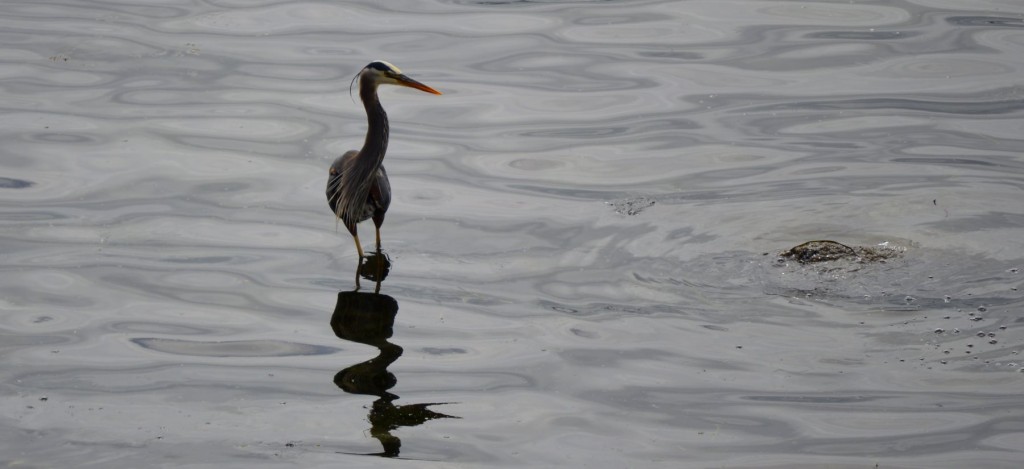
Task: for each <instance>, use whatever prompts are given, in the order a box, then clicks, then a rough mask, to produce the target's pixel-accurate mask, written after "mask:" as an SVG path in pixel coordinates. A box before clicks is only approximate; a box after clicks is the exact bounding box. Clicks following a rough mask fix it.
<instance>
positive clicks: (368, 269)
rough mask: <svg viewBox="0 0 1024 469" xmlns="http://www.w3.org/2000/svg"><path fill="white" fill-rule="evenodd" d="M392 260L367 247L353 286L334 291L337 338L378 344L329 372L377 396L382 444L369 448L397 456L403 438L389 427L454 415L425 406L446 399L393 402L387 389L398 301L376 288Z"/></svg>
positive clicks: (355, 390) (350, 389) (348, 388)
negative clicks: (367, 284)
mask: <svg viewBox="0 0 1024 469" xmlns="http://www.w3.org/2000/svg"><path fill="white" fill-rule="evenodd" d="M390 269H391V262H390V260H389V259H388V257H387V255H386V254H384V253H381V252H377V253H371V254H370V255H369V256H367V258H366V260H365V262H363V263H362V264H361V265H360V266H359V271H358V276H357V278H356V288H355V290H353V291H342V292H338V303H337V304H336V305H335V307H334V315H332V316H331V329H333V330H334V334H335V335H337V336H338V338H340V339H342V340H347V341H350V342H357V343H360V344H366V345H372V346H374V347H377V349H378V350H379V351H380V353H378V354H377V356H376V357H373V358H371V359H369V360H366V361H364V362H361V363H356V364H354V365H352V366H349V367H348V368H345V369H343V370H341V371H339V372H338V373H337V374H336V375H334V384H335V385H337V386H338V387H339V388H341V390H342V391H345V392H347V393H349V394H365V395H371V396H377V400H375V401H374V402H373V404H372V405H371V407H370V413H369V414H368V415H367V419H368V420H369V421H370V425H371V427H370V435H371V436H372V437H374V438H376V439H377V440H379V441H380V443H381V445H382V446H383V447H384V450H383V451H382V452H380V453H368V454H367V455H372V456H384V457H389V458H391V457H397V456H398V454H399V451H400V449H401V446H402V441H401V440H400V439H399V438H398V437H397V436H395V435H393V434H392V432H393V431H395V430H397V429H399V428H401V427H414V426H417V425H420V424H423V423H425V422H427V421H430V420H434V419H441V418H459V417H455V416H452V415H446V414H442V413H439V412H434V411H432V410H430V406H435V405H441V404H447V403H446V402H432V403H422V404H406V405H395V401H397V400H398V399H399V397H398V396H397V395H395V394H393V393H391V392H390V390H391V389H392V388H393V387H395V385H396V384H397V383H398V378H396V377H395V375H394V373H391V372H390V371H388V366H390V365H391V364H392V363H394V362H395V361H396V360H398V358H399V357H401V356H402V347H400V346H398V345H396V344H393V343H391V342H389V341H388V339H390V338H391V335H392V332H393V328H394V324H395V317H396V316H398V301H396V300H395V299H394V298H392V297H390V296H388V295H384V294H381V293H380V285H381V282H383V281H384V279H385V278H386V277H387V274H388V272H390ZM359 277H362V278H364V279H366V280H370V281H372V282H374V283H375V286H374V292H373V293H366V292H360V291H359V289H360V287H359V281H358V279H359Z"/></svg>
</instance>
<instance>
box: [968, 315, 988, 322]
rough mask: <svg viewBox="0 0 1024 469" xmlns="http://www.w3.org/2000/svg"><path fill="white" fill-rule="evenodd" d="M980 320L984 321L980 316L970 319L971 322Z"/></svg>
mask: <svg viewBox="0 0 1024 469" xmlns="http://www.w3.org/2000/svg"><path fill="white" fill-rule="evenodd" d="M982 319H985V318H983V317H981V316H974V317H972V318H971V321H981V320H982Z"/></svg>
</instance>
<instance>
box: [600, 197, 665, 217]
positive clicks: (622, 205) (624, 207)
mask: <svg viewBox="0 0 1024 469" xmlns="http://www.w3.org/2000/svg"><path fill="white" fill-rule="evenodd" d="M609 204H610V205H611V206H612V208H614V209H615V213H618V214H620V215H630V216H632V215H637V214H639V213H640V212H643V211H644V210H645V209H647V207H650V206H651V205H654V199H652V198H650V197H631V198H628V199H620V200H616V201H614V202H609Z"/></svg>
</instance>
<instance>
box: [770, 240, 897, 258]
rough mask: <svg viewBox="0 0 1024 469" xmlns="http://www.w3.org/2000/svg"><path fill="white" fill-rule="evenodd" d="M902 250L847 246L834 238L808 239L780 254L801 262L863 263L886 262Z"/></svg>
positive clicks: (882, 247)
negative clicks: (840, 261)
mask: <svg viewBox="0 0 1024 469" xmlns="http://www.w3.org/2000/svg"><path fill="white" fill-rule="evenodd" d="M902 252H903V251H902V250H900V249H896V248H891V247H884V246H870V247H865V246H853V247H851V246H847V245H845V244H843V243H839V242H836V241H832V240H827V239H825V240H817V241H808V242H806V243H803V244H800V245H798V246H795V247H793V248H791V249H789V250H788V251H784V252H782V253H780V254H779V256H781V257H785V258H787V259H793V260H795V261H797V262H799V263H801V264H814V263H818V262H829V261H837V260H847V261H853V262H858V263H861V264H868V263H885V261H886V260H889V259H893V258H896V257H898V256H899V255H900V254H902Z"/></svg>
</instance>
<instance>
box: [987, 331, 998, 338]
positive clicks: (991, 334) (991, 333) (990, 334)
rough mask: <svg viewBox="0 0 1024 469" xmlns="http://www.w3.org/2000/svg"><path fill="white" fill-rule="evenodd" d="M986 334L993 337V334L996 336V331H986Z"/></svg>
mask: <svg viewBox="0 0 1024 469" xmlns="http://www.w3.org/2000/svg"><path fill="white" fill-rule="evenodd" d="M988 336H989V337H995V336H996V333H995V332H989V333H988Z"/></svg>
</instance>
